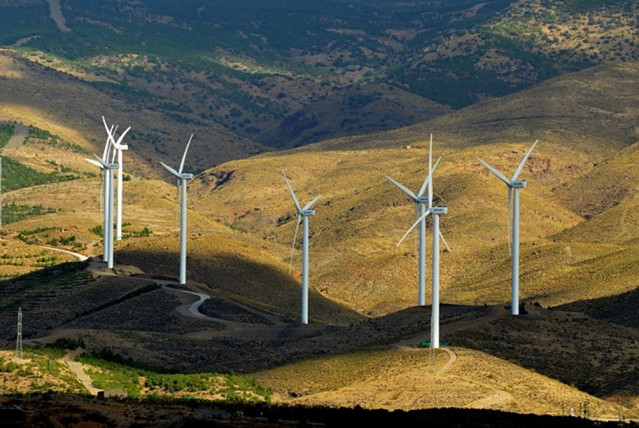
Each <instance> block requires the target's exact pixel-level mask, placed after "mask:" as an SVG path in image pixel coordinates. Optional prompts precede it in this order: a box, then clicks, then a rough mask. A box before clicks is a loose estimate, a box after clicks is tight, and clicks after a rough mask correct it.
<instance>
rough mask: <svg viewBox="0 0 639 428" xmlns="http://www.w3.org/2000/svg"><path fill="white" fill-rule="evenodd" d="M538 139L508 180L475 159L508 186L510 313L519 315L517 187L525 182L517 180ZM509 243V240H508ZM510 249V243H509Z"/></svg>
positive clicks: (521, 186) (481, 161)
mask: <svg viewBox="0 0 639 428" xmlns="http://www.w3.org/2000/svg"><path fill="white" fill-rule="evenodd" d="M538 142H539V140H536V141H535V142H534V143H533V145H532V147H530V149H529V150H528V152H527V153H526V156H524V158H523V159H522V160H521V162H520V163H519V166H518V167H517V170H516V171H515V173H514V174H513V176H512V177H511V178H510V180H509V179H508V178H507V177H506V176H505V175H504V174H502V173H501V172H499V171H498V170H496V169H495V168H493V167H492V166H490V165H488V164H487V163H486V162H484V161H483V160H481V159H480V158H477V160H478V161H479V162H480V163H481V164H482V165H484V166H485V167H486V168H487V169H488V170H489V171H490V172H492V173H493V174H494V175H495V176H496V177H497V178H499V179H500V180H501V181H503V182H504V183H506V186H508V228H509V229H510V210H511V200H512V212H513V217H512V279H511V289H512V296H511V314H512V315H519V189H521V188H524V187H526V182H525V181H521V180H517V178H518V177H519V174H520V173H521V171H522V170H523V168H524V163H526V160H528V157H529V156H530V153H532V151H533V149H534V148H535V146H536V145H537V143H538ZM509 244H510V242H509ZM509 250H510V245H509Z"/></svg>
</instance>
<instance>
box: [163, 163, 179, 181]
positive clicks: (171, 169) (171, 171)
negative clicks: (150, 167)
mask: <svg viewBox="0 0 639 428" xmlns="http://www.w3.org/2000/svg"><path fill="white" fill-rule="evenodd" d="M160 163H161V164H162V166H163V167H164V168H166V169H167V170H168V171H169V172H170V173H171V174H173V175H175V176H176V177H177V178H180V174H178V172H177V171H176V170H174V169H173V168H171V167H170V166H168V165H167V164H165V163H164V162H162V161H160Z"/></svg>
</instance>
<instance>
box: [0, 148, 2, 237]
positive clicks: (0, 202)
mask: <svg viewBox="0 0 639 428" xmlns="http://www.w3.org/2000/svg"><path fill="white" fill-rule="evenodd" d="M0 229H2V156H0Z"/></svg>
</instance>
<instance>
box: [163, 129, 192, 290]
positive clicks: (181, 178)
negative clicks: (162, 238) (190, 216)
mask: <svg viewBox="0 0 639 428" xmlns="http://www.w3.org/2000/svg"><path fill="white" fill-rule="evenodd" d="M192 139H193V134H191V138H189V142H188V143H186V149H184V155H182V162H180V169H178V170H177V171H176V170H174V169H173V168H171V167H170V166H168V165H167V164H165V163H164V162H160V163H161V164H162V166H163V167H164V168H166V169H167V170H168V171H169V172H170V173H171V174H173V175H174V176H175V177H176V178H177V190H178V194H179V191H180V186H182V206H181V209H180V284H182V285H184V284H186V180H190V179H192V178H193V174H189V173H185V172H182V170H183V169H184V161H185V160H186V153H187V152H188V151H189V146H190V145H191V140H192Z"/></svg>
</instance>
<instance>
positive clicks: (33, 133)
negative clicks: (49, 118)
mask: <svg viewBox="0 0 639 428" xmlns="http://www.w3.org/2000/svg"><path fill="white" fill-rule="evenodd" d="M37 143H40V144H45V145H47V146H52V147H57V148H61V149H63V150H67V151H71V152H74V153H81V154H89V152H87V151H86V150H84V149H83V148H82V147H80V146H79V145H77V144H73V143H70V142H68V141H64V140H63V139H62V138H60V137H59V136H57V135H54V134H51V133H50V132H49V131H46V130H44V129H40V128H37V127H35V126H33V125H30V126H29V134H28V135H27V138H26V139H25V140H24V144H37ZM51 162H53V165H54V166H57V163H56V162H55V161H51ZM62 172H68V171H64V169H63V171H62Z"/></svg>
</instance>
